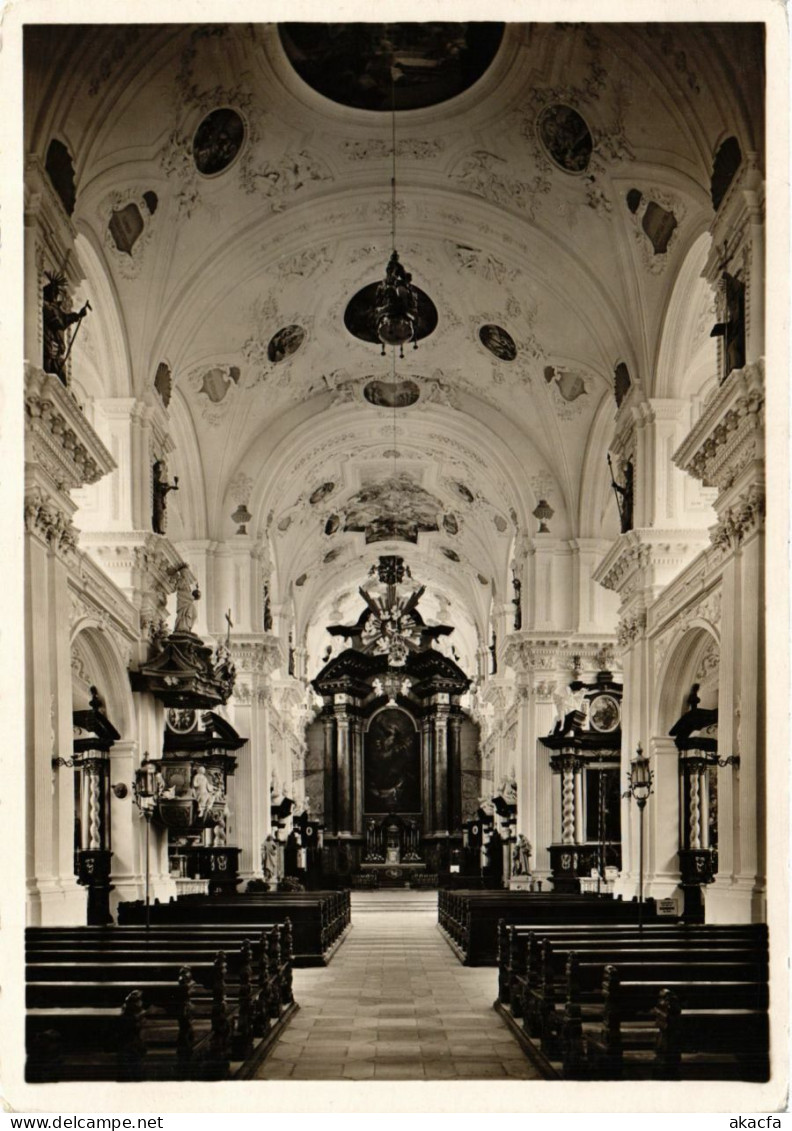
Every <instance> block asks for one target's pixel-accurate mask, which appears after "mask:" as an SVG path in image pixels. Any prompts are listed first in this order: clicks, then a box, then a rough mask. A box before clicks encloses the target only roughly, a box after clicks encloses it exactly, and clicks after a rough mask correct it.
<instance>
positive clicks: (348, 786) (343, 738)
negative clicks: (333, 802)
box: [335, 696, 352, 837]
mask: <svg viewBox="0 0 792 1131" xmlns="http://www.w3.org/2000/svg"><path fill="white" fill-rule="evenodd" d="M339 698H340V697H339V696H336V708H335V713H336V726H337V728H338V730H337V744H338V747H337V759H338V761H337V769H338V835H339V836H346V837H348V836H351V835H352V763H351V751H350V741H349V722H350V719H349V714H348V712H347V709H346V706H345V705H343V704H340V703H338V699H339Z"/></svg>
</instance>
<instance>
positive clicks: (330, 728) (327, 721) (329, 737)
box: [322, 715, 338, 833]
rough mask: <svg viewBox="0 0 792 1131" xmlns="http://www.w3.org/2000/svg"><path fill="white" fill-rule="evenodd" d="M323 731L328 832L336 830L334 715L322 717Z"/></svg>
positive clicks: (325, 820)
mask: <svg viewBox="0 0 792 1131" xmlns="http://www.w3.org/2000/svg"><path fill="white" fill-rule="evenodd" d="M322 729H323V733H324V779H325V788H324V823H325V830H326V832H328V833H337V832H338V799H337V795H336V789H335V782H336V773H335V768H336V720H335V716H334V715H324V716H323V717H322Z"/></svg>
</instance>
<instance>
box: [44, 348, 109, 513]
mask: <svg viewBox="0 0 792 1131" xmlns="http://www.w3.org/2000/svg"><path fill="white" fill-rule="evenodd" d="M25 441H26V457H27V460H28V462H30V463H34V464H39V465H40V466H41V467H42V468H43V469H44V470H45V471H46V472H47V474H48V475H49V477H50V478H51V480H52V483H53V485H54V486H55V487H56V488H57V490H59V491H63V492H68V491H72V490H76V489H77V488H78V487H85V486H88V485H89V484H91V483H96V482H97V481H98V480H99V479H101V478H102V476H104V475H107V474H108V473H109V472H110V471H113V470H114V468H115V467H116V463H115V460H114V459H113V457H112V456H111V455H110V452H109V451H108V450H107V448H106V447H105V446H104V444H103V443H102V441H101V440H100V439H99V436H98V435H97V434H96V432H95V431H94V429H93V428H92V427H91V425H90V424H89V423H88V421H87V420H86V418H85V416H84V414H83V412H82V410H81V409H80V406H79V405H78V404H77V401H76V400H75V399H74V397H73V396H72V394H71V393H70V392H69V390H68V389H67V388H66V386H65V385H63V384H62V383H61V381H60V380H59V379H58V378H57V377H55V376H53V374H52V373H45V372H44V370H43V369H39V368H38V367H36V366H34V365H30V364H27V363H26V364H25Z"/></svg>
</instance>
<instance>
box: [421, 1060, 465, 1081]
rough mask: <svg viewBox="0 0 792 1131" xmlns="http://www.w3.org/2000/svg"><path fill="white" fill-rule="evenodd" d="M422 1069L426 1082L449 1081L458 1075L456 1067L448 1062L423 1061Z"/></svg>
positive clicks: (451, 1062)
mask: <svg viewBox="0 0 792 1131" xmlns="http://www.w3.org/2000/svg"><path fill="white" fill-rule="evenodd" d="M423 1069H424V1075H425V1076H426V1079H427V1080H451V1079H453V1078H454V1077H455V1076H457V1075H458V1073H457V1067H456V1065H455V1064H454V1063H453V1061H450V1060H425V1061H424V1062H423Z"/></svg>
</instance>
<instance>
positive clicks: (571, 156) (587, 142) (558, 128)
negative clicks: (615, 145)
mask: <svg viewBox="0 0 792 1131" xmlns="http://www.w3.org/2000/svg"><path fill="white" fill-rule="evenodd" d="M536 128H537V131H538V134H539V140H540V141H541V143H542V145H543V146H544V148H545V151H546V152H547V156H548V157H549V158H550V160H551V161H553V163H554V164H556V165H557V166H558V167H559V169H563V170H564V172H565V173H585V171H586V169H588V167H589V161H590V160H591V153H592V150H593V149H594V139H593V138H592V136H591V131H590V130H589V128H588V126H587V125H586V123H585V122H584V121H583V119H582V118H581V116H580V114H578V112H577V110H573V109H572V107H571V106H564V105H562V104H561V103H557V104H555V105H553V106H547V107H545V109H544V110H543V111H542V113H541V114H540V115H539V118H538V120H537V123H536Z"/></svg>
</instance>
